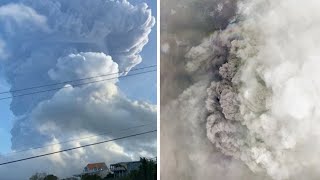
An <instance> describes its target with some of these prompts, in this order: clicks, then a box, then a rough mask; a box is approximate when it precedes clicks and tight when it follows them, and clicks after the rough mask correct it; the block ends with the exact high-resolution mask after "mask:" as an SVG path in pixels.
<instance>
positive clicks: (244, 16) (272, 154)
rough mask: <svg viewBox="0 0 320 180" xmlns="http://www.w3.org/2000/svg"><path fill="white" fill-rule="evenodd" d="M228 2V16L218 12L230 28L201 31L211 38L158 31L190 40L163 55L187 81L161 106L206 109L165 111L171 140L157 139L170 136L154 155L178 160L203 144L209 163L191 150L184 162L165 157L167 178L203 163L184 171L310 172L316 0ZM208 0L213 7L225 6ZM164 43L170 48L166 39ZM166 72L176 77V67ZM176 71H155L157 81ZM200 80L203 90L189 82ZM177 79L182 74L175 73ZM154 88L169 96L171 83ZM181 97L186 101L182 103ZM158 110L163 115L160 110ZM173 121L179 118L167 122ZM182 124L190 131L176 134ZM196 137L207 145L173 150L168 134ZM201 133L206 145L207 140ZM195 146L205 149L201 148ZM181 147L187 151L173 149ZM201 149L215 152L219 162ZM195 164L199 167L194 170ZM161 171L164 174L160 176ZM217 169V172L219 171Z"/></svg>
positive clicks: (314, 146)
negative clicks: (167, 145) (230, 13)
mask: <svg viewBox="0 0 320 180" xmlns="http://www.w3.org/2000/svg"><path fill="white" fill-rule="evenodd" d="M211 3H212V4H214V3H215V1H211ZM234 3H236V6H237V10H236V12H235V14H234V16H233V17H230V18H227V19H224V21H225V22H227V24H228V25H227V26H225V27H223V28H218V29H211V30H208V31H209V32H211V35H207V37H206V35H202V36H201V35H200V34H201V33H199V29H197V28H195V29H196V30H194V31H192V30H193V29H191V30H190V31H191V33H190V32H189V33H188V35H186V34H183V33H180V32H179V31H176V32H174V33H171V32H170V31H169V30H167V29H164V30H163V31H164V32H166V33H167V35H168V36H170V38H168V39H169V40H172V39H175V38H176V37H177V36H179V35H177V34H179V33H180V34H182V35H181V36H182V37H180V38H181V39H183V40H184V41H185V42H187V41H188V40H189V42H187V43H185V46H184V47H181V46H180V47H178V48H179V50H180V51H182V50H183V52H182V53H181V54H179V56H178V58H177V56H176V54H174V52H177V51H176V50H175V49H174V48H170V49H169V50H167V52H170V53H171V54H165V55H163V56H162V57H164V58H162V61H164V62H161V63H163V64H164V63H168V61H169V60H171V59H175V58H176V61H180V62H179V64H177V66H178V67H174V68H176V69H180V72H184V74H183V75H182V76H183V77H184V79H188V80H189V81H188V83H187V85H185V86H184V87H183V88H182V89H181V90H180V91H179V92H175V93H176V99H177V100H173V102H172V103H173V104H177V105H174V106H173V107H171V110H169V111H173V110H172V109H174V108H175V109H176V111H177V112H180V111H189V110H188V109H189V107H190V111H192V113H193V114H203V111H204V114H205V115H202V116H197V117H194V116H191V117H190V116H189V117H184V116H183V114H180V113H176V114H172V115H168V116H165V117H163V119H164V120H162V122H164V123H163V125H162V129H165V128H169V129H171V135H167V136H172V137H175V138H174V139H171V140H170V138H165V140H162V139H161V141H162V142H161V143H166V141H170V143H171V145H172V146H173V147H171V150H167V149H169V148H167V149H165V148H164V150H163V153H162V155H163V156H164V157H165V158H166V156H168V157H170V156H173V157H175V158H176V161H177V162H182V161H183V160H188V159H190V157H191V156H192V154H195V153H197V152H201V151H202V153H201V154H202V156H206V155H207V156H208V158H209V159H211V160H212V161H211V162H208V161H209V160H207V158H206V161H201V160H203V159H201V158H200V157H199V156H198V157H197V158H193V159H192V161H191V162H190V163H186V164H187V165H186V164H182V163H176V164H172V167H170V168H173V169H174V168H178V169H180V171H181V174H180V175H174V174H173V173H169V174H170V175H166V176H168V178H169V179H170V178H171V179H177V178H179V177H182V176H183V175H182V174H183V173H187V172H190V170H191V169H194V168H195V169H197V168H203V166H205V167H211V169H210V170H211V171H209V170H208V171H205V172H202V173H200V174H197V173H196V172H195V171H192V175H194V174H193V173H196V174H197V175H195V176H196V179H203V178H201V177H202V174H206V175H207V177H210V178H224V179H233V178H230V177H229V176H230V174H237V173H239V171H242V172H248V173H244V179H277V180H282V179H301V178H303V179H318V178H319V176H320V174H319V172H318V171H317V170H316V169H317V167H318V166H319V163H320V162H319V160H317V154H318V152H319V142H318V139H319V133H318V132H319V130H318V127H319V122H318V119H319V118H318V114H319V113H318V112H319V110H318V108H319V107H318V103H317V102H318V101H317V99H318V98H317V97H318V94H319V92H318V91H319V88H318V86H319V84H320V83H319V82H318V80H317V78H316V77H317V76H318V75H317V73H318V70H317V69H318V66H319V64H320V63H319V55H318V50H319V40H318V38H319V35H318V34H317V33H316V32H318V31H319V28H320V26H318V24H319V23H317V22H318V21H319V15H320V14H319V13H318V12H317V9H318V8H319V7H320V4H319V2H318V1H314V0H309V1H307V2H303V3H302V2H300V1H287V0H282V1H264V0H259V1H238V2H235V1H234ZM209 4H210V3H209ZM187 5H188V4H187ZM187 5H185V6H187ZM208 6H210V5H208ZM215 6H216V7H217V8H218V9H217V11H218V12H219V9H220V8H221V7H223V6H221V5H219V4H215ZM193 8H194V9H197V8H196V7H193ZM174 15H178V14H177V13H174ZM168 16H173V15H172V14H171V15H168ZM180 18H183V17H180ZM212 24H213V25H214V23H212ZM168 26H169V25H168ZM200 29H201V28H200ZM208 31H205V32H208ZM190 34H191V35H190ZM194 34H197V35H194ZM190 36H192V38H194V37H199V36H201V38H200V39H201V42H199V43H198V44H197V45H195V44H196V43H194V42H195V41H193V43H194V44H193V43H192V41H190V39H192V38H191V37H190ZM165 41H167V40H165ZM173 44H174V43H173ZM170 47H174V46H173V45H172V44H170ZM183 48H185V49H183ZM173 51H174V52H173ZM168 57H169V58H168ZM170 58H171V59H170ZM162 66H163V65H162ZM172 76H173V77H174V78H177V77H179V74H177V73H176V74H174V75H172ZM174 78H172V79H170V76H166V77H165V76H163V79H162V81H164V82H165V81H176V80H174ZM199 81H202V82H204V81H207V84H205V85H204V87H205V88H203V87H202V86H199V85H198V84H197V82H199ZM181 82H187V81H184V80H183V78H181V79H180V83H181ZM192 84H194V85H192ZM196 87H197V88H196ZM194 88H196V90H194V91H195V92H197V94H195V95H194V96H198V98H196V97H194V96H192V97H189V96H186V95H185V93H186V92H190V91H191V90H192V89H194ZM161 91H162V92H161V93H162V94H163V92H166V91H169V94H170V88H167V89H166V87H163V88H162V89H161ZM181 92H183V93H181ZM162 98H163V99H165V98H166V97H162ZM181 98H187V99H185V100H183V101H182V102H180V101H181ZM203 98H204V99H205V100H204V99H203ZM195 99H198V100H199V99H200V100H199V101H198V102H197V103H196V104H197V105H196V106H199V108H198V107H197V108H195V107H194V106H195V105H192V103H190V101H191V102H195ZM201 99H202V100H201ZM168 101H169V100H168ZM187 102H189V103H187ZM169 104H170V103H169ZM182 104H184V106H182V107H181V105H182ZM162 106H163V104H162ZM200 107H201V108H203V109H201V108H200ZM191 109H192V110H191ZM163 111H164V112H162V114H165V113H166V111H168V110H166V108H165V110H163ZM172 119H175V120H176V121H177V122H175V123H176V125H175V126H174V127H173V128H170V127H169V123H172V122H171V121H174V120H172ZM180 119H181V123H188V125H184V126H182V125H181V123H179V120H180ZM170 120H171V121H170ZM166 124H168V126H167V125H166ZM195 125H196V126H195ZM203 129H206V133H203V131H204V130H203ZM192 130H194V132H192ZM168 131H169V132H170V130H168ZM180 131H189V133H186V134H185V135H184V136H179V135H178V134H179V133H180ZM190 131H191V132H192V133H190ZM162 136H163V137H166V135H164V134H163V135H162ZM194 137H198V140H199V141H202V143H204V144H206V146H205V147H202V146H199V145H195V146H192V145H181V146H180V147H176V149H175V141H178V142H179V141H183V140H190V139H192V138H194ZM208 139H209V141H210V142H211V143H212V144H211V145H210V144H209V145H208V144H207V141H208ZM211 146H212V147H213V149H214V150H215V151H212V147H211ZM181 147H184V148H181ZM203 148H205V149H207V151H204V152H203V150H202V149H203ZM172 149H175V150H176V152H177V153H176V154H172V153H170V151H174V150H172ZM180 149H184V150H181V151H186V153H182V154H184V155H177V154H178V152H179V151H180ZM195 149H197V150H195ZM200 149H201V150H200ZM166 150H167V151H166ZM209 155H211V156H217V157H220V160H221V161H219V160H217V159H214V158H212V157H209ZM230 158H231V159H233V160H234V161H230ZM197 163H200V164H201V165H202V166H195V167H193V165H195V164H197ZM189 164H193V165H189ZM225 164H227V166H224V165H225ZM243 165H245V166H243ZM231 167H232V168H231ZM246 167H247V168H248V169H247V168H246ZM164 168H165V167H164ZM168 169H169V168H168ZM221 169H222V171H221ZM165 170H166V169H165ZM166 172H169V170H167V171H166ZM166 172H163V173H162V175H163V176H165V175H164V174H165V173H166ZM221 172H224V173H222V176H220V177H219V174H221ZM226 172H228V173H226ZM186 176H187V175H186ZM187 177H188V176H187ZM191 179H192V178H191ZM204 179H206V178H204Z"/></svg>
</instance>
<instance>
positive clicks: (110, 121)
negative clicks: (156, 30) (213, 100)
mask: <svg viewBox="0 0 320 180" xmlns="http://www.w3.org/2000/svg"><path fill="white" fill-rule="evenodd" d="M136 4H137V5H132V4H131V3H129V2H128V1H126V0H115V1H114V0H90V1H88V0H68V1H64V0H19V1H18V0H17V1H10V2H6V1H1V2H0V66H1V70H2V71H4V72H3V74H4V76H5V77H4V78H5V79H6V81H7V83H8V84H9V85H10V87H11V90H15V89H20V88H25V87H30V86H37V85H41V84H52V83H61V82H64V81H68V80H74V79H80V78H85V77H91V76H98V75H102V74H103V75H104V74H109V73H111V74H114V76H109V77H108V78H114V79H113V80H110V81H105V82H102V83H96V84H94V83H93V84H89V85H87V86H74V87H72V85H65V86H69V88H62V87H61V89H59V90H55V91H51V92H48V93H40V94H36V95H34V96H24V97H15V98H13V99H12V102H11V111H12V113H13V115H14V116H15V119H14V123H13V128H12V130H11V134H12V150H14V151H17V150H21V149H25V148H31V147H35V146H42V145H47V144H52V143H56V142H60V141H63V140H64V139H69V138H70V137H71V138H72V137H73V138H77V137H78V138H79V136H80V135H82V136H88V135H89V136H90V135H91V136H92V135H95V134H99V133H103V132H104V133H105V132H110V133H109V134H107V135H106V136H105V137H104V138H113V137H117V136H119V135H123V134H121V133H120V134H113V133H111V130H114V131H116V130H120V129H123V128H128V127H134V126H138V125H142V124H151V123H153V124H156V106H155V105H154V104H151V103H147V102H143V101H135V100H131V99H129V98H127V97H126V95H125V94H124V93H123V92H122V91H121V90H120V88H119V87H118V84H117V83H118V81H119V79H118V78H117V77H118V76H119V75H123V74H126V73H127V72H128V71H130V69H131V68H133V67H135V66H136V65H138V64H139V63H141V61H142V58H141V55H140V53H141V51H142V49H143V47H144V46H145V45H146V44H147V43H148V35H149V33H150V32H151V29H152V28H153V27H154V24H155V18H154V17H153V16H152V14H151V9H150V8H149V7H148V6H147V4H146V3H140V4H138V3H136ZM146 64H148V63H146ZM149 64H150V63H149ZM104 79H105V78H104ZM95 80H101V79H99V78H96V79H95ZM28 92H31V91H27V92H24V93H28ZM18 94H19V92H16V93H12V95H18ZM154 128H155V127H154V126H148V127H145V129H143V128H142V129H141V128H140V129H136V130H132V131H130V132H129V131H127V133H136V132H144V131H147V130H153V129H154ZM69 146H71V145H70V144H67V145H62V146H59V147H57V148H58V149H63V148H65V147H69ZM108 147H116V148H114V149H112V148H111V149H110V150H109V151H110V153H109V154H110V156H113V157H114V159H113V160H112V158H104V159H105V160H106V161H108V162H107V163H110V161H116V160H122V161H123V160H130V159H136V158H139V156H147V157H150V156H155V152H156V135H155V134H151V135H150V136H143V137H142V136H141V137H139V138H135V139H131V140H130V142H129V141H121V142H120V141H119V142H117V143H114V144H113V146H112V145H105V146H104V147H102V149H107V148H108ZM47 151H48V152H51V151H52V149H50V148H48V149H47ZM87 151H88V153H89V154H94V153H91V151H93V148H89V149H88V150H87ZM109 151H107V152H105V153H108V152H109ZM85 152H86V151H81V152H80V155H78V156H76V157H75V156H71V155H70V154H67V155H61V156H62V157H63V158H61V161H62V162H61V165H62V166H60V167H59V168H57V169H64V167H66V166H68V167H67V168H66V169H65V170H63V171H62V170H60V171H59V170H58V171H57V172H56V173H57V175H67V173H68V174H69V175H70V173H76V171H73V170H74V169H77V168H76V167H78V166H79V163H73V164H70V165H67V164H66V163H65V162H69V161H74V158H77V157H79V156H81V155H83V154H86V153H85ZM30 154H39V152H31V153H30ZM30 154H27V155H26V156H30ZM104 155H105V154H104V152H103V151H102V150H101V151H98V152H97V153H96V154H95V155H86V156H85V157H83V159H82V160H83V161H82V162H81V163H83V164H85V163H88V162H89V161H90V162H91V161H93V160H97V161H101V160H102V159H100V160H99V157H100V158H103V156H104ZM9 159H10V158H9ZM57 159H58V160H59V158H57ZM47 161H50V163H49V164H50V165H51V166H52V167H56V166H55V163H57V162H56V161H54V158H53V159H50V158H49V160H48V159H45V160H44V161H42V162H43V163H44V164H45V163H47ZM85 161H87V162H85ZM37 164H41V163H37ZM48 166H49V165H48ZM30 168H32V167H30ZM52 169H54V168H52ZM68 171H69V172H68ZM1 172H2V171H1ZM3 172H5V171H3ZM32 172H34V170H30V171H29V172H21V175H20V176H19V175H18V174H17V175H16V176H10V177H8V178H13V179H25V178H26V174H27V173H32ZM52 173H54V172H52ZM1 174H2V173H1Z"/></svg>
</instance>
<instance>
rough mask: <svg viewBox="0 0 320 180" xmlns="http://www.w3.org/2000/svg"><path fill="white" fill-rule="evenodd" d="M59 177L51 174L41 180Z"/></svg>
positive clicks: (56, 179) (55, 179)
mask: <svg viewBox="0 0 320 180" xmlns="http://www.w3.org/2000/svg"><path fill="white" fill-rule="evenodd" d="M58 179H59V178H58V177H57V176H55V175H53V174H50V175H48V176H46V177H45V178H44V179H43V180H58Z"/></svg>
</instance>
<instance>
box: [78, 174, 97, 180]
mask: <svg viewBox="0 0 320 180" xmlns="http://www.w3.org/2000/svg"><path fill="white" fill-rule="evenodd" d="M81 180H102V179H101V177H100V176H98V175H96V174H95V175H88V174H85V175H83V176H81Z"/></svg>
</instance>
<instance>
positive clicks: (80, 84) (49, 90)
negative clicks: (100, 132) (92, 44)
mask: <svg viewBox="0 0 320 180" xmlns="http://www.w3.org/2000/svg"><path fill="white" fill-rule="evenodd" d="M154 71H157V70H150V71H144V72H141V73H135V74H129V75H123V76H119V77H114V78H108V79H102V80H97V81H91V82H86V83H79V84H73V85H71V86H64V87H60V88H53V89H48V90H42V91H35V92H31V93H25V94H19V95H13V96H8V97H4V98H0V101H2V100H5V99H12V98H14V97H21V96H28V95H33V94H39V93H45V92H51V91H56V90H60V89H64V88H70V87H78V86H83V85H88V84H93V83H98V82H103V81H108V80H113V79H118V78H119V79H120V78H125V77H130V76H136V75H140V74H146V73H150V72H154Z"/></svg>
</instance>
